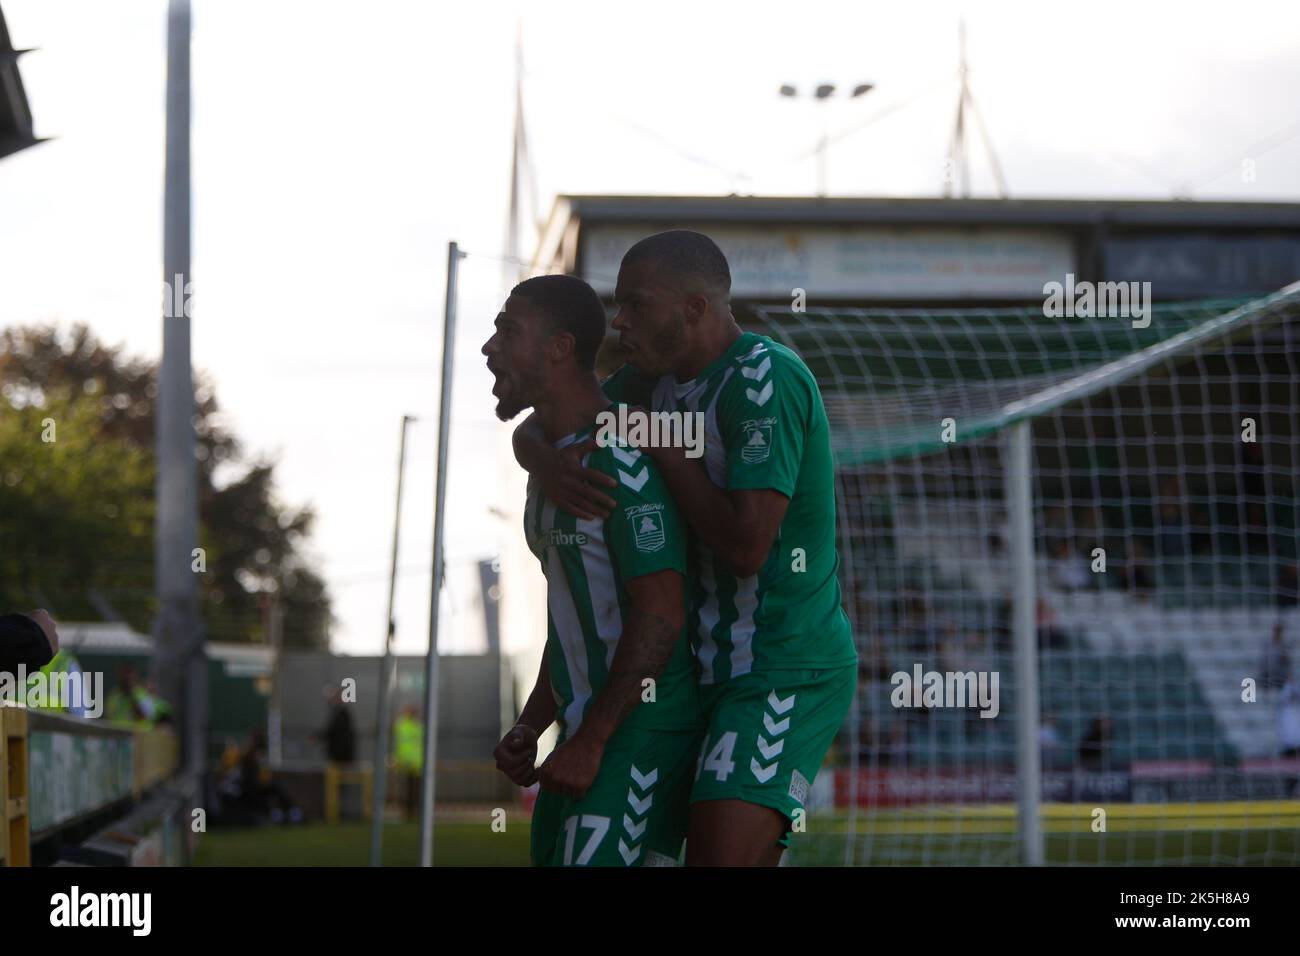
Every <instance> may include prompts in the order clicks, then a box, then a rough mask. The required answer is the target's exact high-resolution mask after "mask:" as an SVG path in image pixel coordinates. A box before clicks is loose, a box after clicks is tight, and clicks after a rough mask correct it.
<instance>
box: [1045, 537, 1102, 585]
mask: <svg viewBox="0 0 1300 956" xmlns="http://www.w3.org/2000/svg"><path fill="white" fill-rule="evenodd" d="M1048 574H1049V580H1050V581H1051V582H1052V584H1053V585H1055V586H1056V587H1057V588H1059V589H1060V590H1062V591H1081V590H1083V589H1084V588H1086V587H1088V585H1090V584H1091V583H1092V571H1091V570H1090V566H1089V564H1088V562H1087V561H1086V560H1085V559H1084V558H1083V557H1082V556H1081V555H1079V554H1078V553H1076V552H1075V551H1074V550H1073V549H1072V548H1071V547H1070V545H1069V544H1067V543H1066V542H1064V541H1058V542H1057V543H1056V548H1055V550H1054V551H1053V552H1052V560H1051V562H1050V563H1049V564H1048Z"/></svg>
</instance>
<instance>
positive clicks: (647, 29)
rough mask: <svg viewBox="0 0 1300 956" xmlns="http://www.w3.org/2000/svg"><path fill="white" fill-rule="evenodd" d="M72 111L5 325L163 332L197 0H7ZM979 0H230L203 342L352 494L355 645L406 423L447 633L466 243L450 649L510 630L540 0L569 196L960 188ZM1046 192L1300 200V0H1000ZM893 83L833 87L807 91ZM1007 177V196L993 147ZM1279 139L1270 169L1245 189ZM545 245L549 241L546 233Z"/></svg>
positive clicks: (198, 113)
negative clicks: (512, 276)
mask: <svg viewBox="0 0 1300 956" xmlns="http://www.w3.org/2000/svg"><path fill="white" fill-rule="evenodd" d="M0 6H2V7H3V10H4V13H5V16H6V19H7V21H8V24H9V29H10V33H11V35H12V37H13V41H14V44H15V46H17V47H19V48H23V47H35V48H38V52H36V53H32V54H30V55H28V56H27V57H24V58H23V60H22V70H23V77H24V80H25V82H26V85H27V91H28V96H29V98H30V100H31V105H32V110H33V113H34V115H35V121H36V131H37V134H38V135H41V136H48V137H54V139H53V141H51V142H49V143H46V144H44V145H42V146H39V147H36V148H33V149H29V150H26V151H24V152H22V153H20V154H17V155H15V156H12V157H10V158H8V159H6V160H3V161H0V210H3V212H2V213H0V325H11V324H21V323H29V322H37V321H50V320H54V321H58V322H60V323H64V324H68V323H71V322H73V321H78V320H80V321H85V322H88V323H89V324H90V325H91V326H92V327H93V328H94V329H95V331H96V332H97V334H98V335H99V336H100V337H101V338H103V339H106V340H107V341H109V342H110V343H123V344H125V345H126V346H127V348H128V349H129V350H130V351H132V352H134V353H138V354H143V355H149V356H157V354H158V353H159V350H160V348H161V319H160V316H159V280H160V276H161V271H162V269H161V243H162V235H161V233H162V229H161V224H162V216H161V213H162V163H163V118H164V117H163V83H164V65H165V63H164V54H165V23H166V3H165V2H164V0H79V2H72V0H0ZM962 6H963V5H961V4H956V3H923V2H916V3H889V4H872V3H861V4H846V3H843V2H828V3H821V2H811V0H808V2H802V3H756V2H746V3H726V4H724V3H700V2H699V0H694V2H660V3H656V4H652V5H645V4H618V3H608V2H604V3H597V2H592V3H565V2H555V3H549V4H544V5H536V4H534V5H528V6H527V7H525V5H522V4H506V3H499V4H498V3H487V2H485V3H471V4H458V5H449V4H444V3H434V2H415V0H368V2H367V3H363V4H357V3H341V2H321V0H311V2H307V0H292V2H290V0H255V2H254V0H196V2H195V4H194V7H195V12H194V52H193V97H194V111H193V157H194V180H193V183H194V185H193V189H194V219H193V229H194V240H193V249H194V256H193V269H192V273H193V276H194V283H195V288H196V292H195V300H194V324H193V357H194V364H195V366H196V367H197V368H201V369H204V370H207V371H208V372H209V373H211V375H212V376H213V377H214V379H215V381H216V383H217V394H218V398H219V400H220V401H221V403H222V405H223V407H224V409H225V412H226V414H227V416H228V418H229V423H230V425H231V427H232V428H233V430H234V431H235V433H236V434H237V435H238V436H239V437H240V438H241V439H243V440H244V442H245V443H246V445H247V446H248V448H249V449H250V450H252V451H254V452H263V453H266V454H271V455H275V456H276V457H277V458H278V460H279V462H280V464H279V467H278V468H277V475H278V478H279V491H280V494H281V496H282V497H283V498H284V499H285V500H286V501H287V502H289V503H291V504H295V505H296V504H301V503H305V502H311V503H312V504H313V505H314V506H315V507H316V509H317V511H318V513H319V522H318V526H317V532H316V535H315V537H314V540H313V543H312V548H311V551H312V553H313V554H314V555H315V556H316V557H317V558H318V560H319V562H320V567H321V569H322V570H323V571H324V573H325V576H326V579H327V581H328V582H329V584H330V587H331V591H332V594H333V597H334V602H335V604H334V607H335V613H336V614H337V616H338V624H337V626H336V629H335V631H334V635H333V638H334V648H335V650H336V651H339V652H342V653H374V652H376V651H377V650H378V649H379V648H380V647H381V641H382V634H383V615H384V598H385V583H386V582H385V579H386V575H387V567H388V549H389V547H390V536H391V533H392V521H393V515H392V509H393V492H394V488H393V484H394V481H395V471H396V467H395V466H396V454H397V431H398V423H399V420H400V417H401V415H402V414H403V413H404V412H409V413H412V414H415V415H419V416H421V418H422V422H421V423H420V424H419V425H417V426H415V428H414V429H413V431H412V435H411V437H412V447H411V449H410V460H409V468H408V472H407V482H408V484H407V488H408V495H407V507H406V508H404V515H403V528H402V530H403V540H402V557H401V562H400V565H401V567H402V569H403V574H402V576H401V578H400V580H399V607H398V615H397V616H398V637H397V647H398V650H399V651H401V652H404V653H417V652H420V651H421V650H422V649H423V647H424V646H425V644H426V641H427V635H428V595H429V580H428V566H429V564H430V551H431V540H432V487H433V471H434V445H435V431H436V424H435V419H434V417H433V415H434V411H435V407H436V390H437V370H438V368H439V363H440V354H439V348H440V345H439V341H440V335H441V324H442V315H441V313H442V298H443V289H444V272H445V260H446V243H447V242H448V240H451V239H456V240H458V241H459V242H460V243H461V244H462V245H463V246H464V247H465V248H466V249H467V250H469V252H470V253H471V256H470V258H469V259H467V260H466V261H465V263H464V264H463V266H462V294H461V298H460V309H461V312H460V314H461V319H462V321H461V325H460V329H459V333H458V335H459V338H458V341H457V349H456V369H455V374H456V390H455V396H454V399H453V419H454V428H453V435H452V444H451V469H450V472H451V474H450V483H449V491H448V494H449V511H450V514H451V518H450V522H449V528H448V539H447V550H448V560H449V562H450V563H451V568H450V571H449V574H450V576H451V581H452V585H453V586H452V588H451V595H450V600H449V603H447V604H444V607H445V608H446V609H447V611H449V612H451V613H450V624H449V626H448V627H446V628H445V629H444V634H443V639H442V647H443V648H444V650H448V651H474V650H477V649H479V647H480V644H481V630H480V627H479V625H478V622H477V617H476V615H475V614H474V613H471V610H472V602H473V593H472V586H475V579H474V578H473V577H472V569H473V561H474V560H475V559H478V558H482V557H487V556H491V555H492V554H494V553H496V552H497V550H498V547H499V542H500V541H501V540H502V536H503V535H505V534H518V533H520V532H519V529H517V528H514V527H510V528H506V527H504V526H503V525H502V523H501V522H500V521H499V520H498V519H496V518H495V517H493V516H492V514H491V513H490V512H489V510H488V509H489V507H491V505H492V503H493V497H494V495H495V494H496V493H497V492H496V489H497V483H496V478H495V475H496V474H498V473H499V472H500V470H501V469H502V468H503V467H506V466H505V465H504V464H503V463H502V461H501V460H500V458H499V455H498V447H499V429H498V426H496V424H495V418H494V417H493V415H492V410H491V409H492V401H491V399H490V395H489V391H490V388H491V383H490V377H489V376H488V375H487V374H486V371H485V370H484V369H483V366H482V359H481V357H480V356H479V354H478V347H479V345H480V344H481V343H482V341H483V339H484V338H485V337H486V335H487V332H488V329H489V327H490V325H491V322H492V319H493V317H494V316H495V314H496V311H497V307H498V305H499V300H500V295H501V291H502V272H501V266H500V264H499V263H497V262H494V261H493V260H491V259H490V258H486V256H491V255H499V254H500V253H501V252H502V247H503V244H504V239H503V237H504V231H505V209H506V201H507V196H508V192H507V188H508V181H509V161H510V135H511V129H512V123H513V88H514V66H513V64H514V41H515V25H516V20H517V19H518V20H521V22H522V29H523V36H524V45H525V54H524V55H525V61H526V65H527V75H526V80H525V82H526V93H525V96H526V100H527V108H528V123H529V132H530V136H531V139H532V147H533V158H534V161H535V163H536V171H537V179H538V183H539V186H540V192H541V199H540V201H539V212H541V213H543V214H544V213H545V212H546V211H548V210H549V208H550V202H551V198H552V197H553V196H554V194H555V193H557V192H575V193H606V192H611V193H667V194H673V193H688V194H709V193H713V194H716V193H728V192H732V191H737V192H753V193H760V194H807V193H809V192H811V190H812V189H813V187H814V185H815V165H814V162H813V160H812V159H811V158H809V157H808V156H807V155H806V154H807V151H808V150H809V148H810V147H811V146H812V145H813V143H814V142H815V140H816V138H817V136H818V135H819V131H820V128H821V121H822V118H821V117H820V115H819V113H818V110H825V111H827V114H828V115H827V123H828V125H829V128H830V129H831V131H832V133H834V132H835V131H838V130H845V129H848V128H851V127H853V126H854V125H855V124H858V123H861V122H863V121H864V120H867V119H869V118H870V117H872V116H873V115H874V114H875V113H877V112H880V111H885V110H887V109H890V108H891V107H893V106H895V105H899V104H906V105H905V107H904V108H902V109H899V110H898V111H897V112H891V113H889V115H888V116H887V117H885V118H883V119H881V120H880V121H879V122H876V123H873V124H871V125H869V126H868V127H867V128H865V129H863V130H862V131H860V132H858V133H856V134H855V135H852V136H849V137H846V138H845V139H843V140H842V141H841V142H839V143H837V145H836V146H835V148H834V150H833V152H832V154H831V159H830V189H831V192H832V194H856V195H891V196H912V195H920V196H934V195H938V194H939V190H940V177H941V175H942V165H943V160H944V156H945V150H946V147H947V142H948V137H949V135H950V130H951V125H952V119H953V115H954V112H955V106H956V91H957V86H956V79H955V77H956V65H957V63H956V61H957V20H958V15H959V11H960V10H961V9H962ZM966 6H967V7H969V11H968V12H967V13H966V19H967V27H968V34H969V36H968V50H969V57H970V62H971V82H972V86H973V89H974V92H975V95H976V99H977V103H978V106H979V108H980V110H981V112H982V113H983V116H984V119H985V122H986V125H987V127H988V129H989V131H990V134H991V136H992V139H993V142H994V146H995V148H996V151H997V154H998V156H999V158H1000V160H1001V162H1002V165H1003V169H1004V171H1005V174H1006V179H1007V182H1008V185H1009V189H1010V192H1011V195H1013V196H1022V197H1027V196H1033V197H1047V196H1059V197H1084V196H1089V197H1120V198H1135V197H1151V198H1169V197H1170V196H1171V195H1172V194H1173V192H1174V191H1175V190H1179V191H1183V192H1186V193H1188V194H1190V195H1191V196H1193V197H1195V198H1198V199H1211V198H1214V199H1239V200H1263V199H1284V200H1297V199H1300V103H1298V102H1297V100H1296V96H1295V91H1296V90H1298V89H1300V55H1298V54H1300V4H1295V3H1293V2H1276V3H1249V2H1238V3H1232V4H1224V3H1222V2H1215V3H1203V4H1202V3H1179V2H1169V3H1155V2H1152V3H1133V2H1126V3H1091V4H1078V3H1047V2H1037V3H997V4H992V3H986V4H974V3H971V4H967V5H966ZM864 81H865V82H871V83H874V84H876V89H875V90H874V91H872V92H871V93H870V94H868V95H867V96H866V97H864V98H862V99H860V100H855V101H848V100H845V101H842V102H831V103H829V104H825V105H817V104H814V103H812V102H811V101H798V102H796V101H787V100H782V99H779V98H778V97H777V94H776V90H777V88H778V87H779V86H780V85H781V84H782V83H794V84H796V85H798V86H800V87H801V88H804V89H807V88H809V87H811V86H812V85H814V84H816V83H819V82H836V83H839V84H841V85H843V86H852V85H853V84H855V83H858V82H864ZM973 146H974V148H973V151H972V153H973V156H974V157H975V159H976V162H975V175H974V191H975V194H976V195H990V194H991V190H992V180H991V177H990V175H989V173H988V165H987V163H986V162H985V161H984V158H983V154H982V145H981V144H980V142H979V141H978V140H977V141H976V142H975V143H974V144H973ZM1243 159H1253V160H1254V162H1255V179H1254V181H1253V182H1243V181H1242V180H1243V177H1242V176H1241V173H1240V170H1241V164H1242V160H1243ZM528 249H529V251H531V247H530V246H529V247H528Z"/></svg>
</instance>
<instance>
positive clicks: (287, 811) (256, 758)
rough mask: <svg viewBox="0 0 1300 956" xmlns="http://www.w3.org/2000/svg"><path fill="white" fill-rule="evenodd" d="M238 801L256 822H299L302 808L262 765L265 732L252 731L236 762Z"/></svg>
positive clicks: (269, 770)
mask: <svg viewBox="0 0 1300 956" xmlns="http://www.w3.org/2000/svg"><path fill="white" fill-rule="evenodd" d="M238 800H239V803H241V804H242V806H243V808H244V810H245V811H247V812H248V813H250V814H251V815H252V817H253V819H254V821H255V822H257V823H265V822H266V821H267V820H270V821H271V822H272V823H284V822H290V823H300V822H302V810H300V809H299V808H298V806H297V805H296V804H295V803H294V802H293V800H291V799H290V798H289V795H288V794H287V793H285V792H284V789H283V788H282V787H281V786H280V785H279V783H278V782H277V781H276V779H275V775H274V774H273V773H272V772H271V768H270V767H268V766H267V765H266V735H265V734H263V733H262V732H261V731H255V732H254V733H253V734H252V736H251V737H250V738H249V743H248V749H247V750H245V751H244V756H243V758H242V759H241V760H240V762H239V797H238Z"/></svg>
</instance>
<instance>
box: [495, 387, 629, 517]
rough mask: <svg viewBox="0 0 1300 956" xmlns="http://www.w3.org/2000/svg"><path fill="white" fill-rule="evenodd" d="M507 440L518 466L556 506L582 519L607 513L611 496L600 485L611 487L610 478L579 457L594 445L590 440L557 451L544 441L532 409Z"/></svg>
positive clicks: (610, 505) (610, 503)
mask: <svg viewBox="0 0 1300 956" xmlns="http://www.w3.org/2000/svg"><path fill="white" fill-rule="evenodd" d="M511 443H512V445H513V446H514V452H515V460H516V461H517V462H519V465H520V467H522V468H523V469H524V470H525V471H527V472H528V473H529V474H530V475H532V476H533V477H534V478H536V479H537V480H538V481H539V482H540V483H541V486H542V494H544V495H545V496H546V497H547V498H549V499H550V500H551V501H554V502H555V504H556V505H557V506H559V507H560V508H563V509H564V510H565V511H567V512H568V513H569V514H571V515H574V516H575V517H578V518H582V519H584V520H590V519H591V518H596V517H599V518H606V517H608V516H609V510H610V509H611V508H613V507H614V499H613V498H611V497H610V496H609V495H607V494H605V492H603V491H601V488H610V487H612V486H613V485H614V484H615V481H614V479H613V478H611V477H610V476H609V475H607V474H605V473H604V472H602V471H597V470H596V469H594V468H586V467H584V466H583V464H582V459H583V456H585V455H586V454H587V453H588V452H589V451H591V450H592V449H593V448H595V447H596V442H595V440H594V439H593V440H589V441H585V442H581V443H579V444H576V445H570V446H569V447H568V448H563V449H559V450H557V449H556V448H555V447H553V446H552V445H551V443H550V442H548V441H547V440H546V435H545V434H543V432H542V426H541V424H540V423H538V421H537V413H536V412H534V413H533V414H531V415H529V416H528V417H527V418H525V419H524V420H523V421H522V422H520V423H519V427H518V428H516V429H515V431H514V435H513V437H512V438H511Z"/></svg>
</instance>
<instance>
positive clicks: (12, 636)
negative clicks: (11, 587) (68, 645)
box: [0, 610, 59, 674]
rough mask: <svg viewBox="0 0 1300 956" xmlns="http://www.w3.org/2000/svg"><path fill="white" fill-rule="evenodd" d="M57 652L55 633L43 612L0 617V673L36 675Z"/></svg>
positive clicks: (57, 636)
mask: <svg viewBox="0 0 1300 956" xmlns="http://www.w3.org/2000/svg"><path fill="white" fill-rule="evenodd" d="M58 652H59V632H58V630H57V629H56V627H55V625H54V619H53V618H51V617H50V615H49V614H47V613H46V612H45V611H43V610H41V611H32V612H31V613H29V614H5V615H0V671H4V672H5V673H8V674H16V673H17V672H18V668H19V666H20V665H21V666H23V667H25V668H27V670H29V671H33V672H34V671H37V670H40V669H41V668H42V667H44V666H45V665H46V664H48V663H49V662H50V661H51V660H53V659H54V655H55V654H57V653H58Z"/></svg>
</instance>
